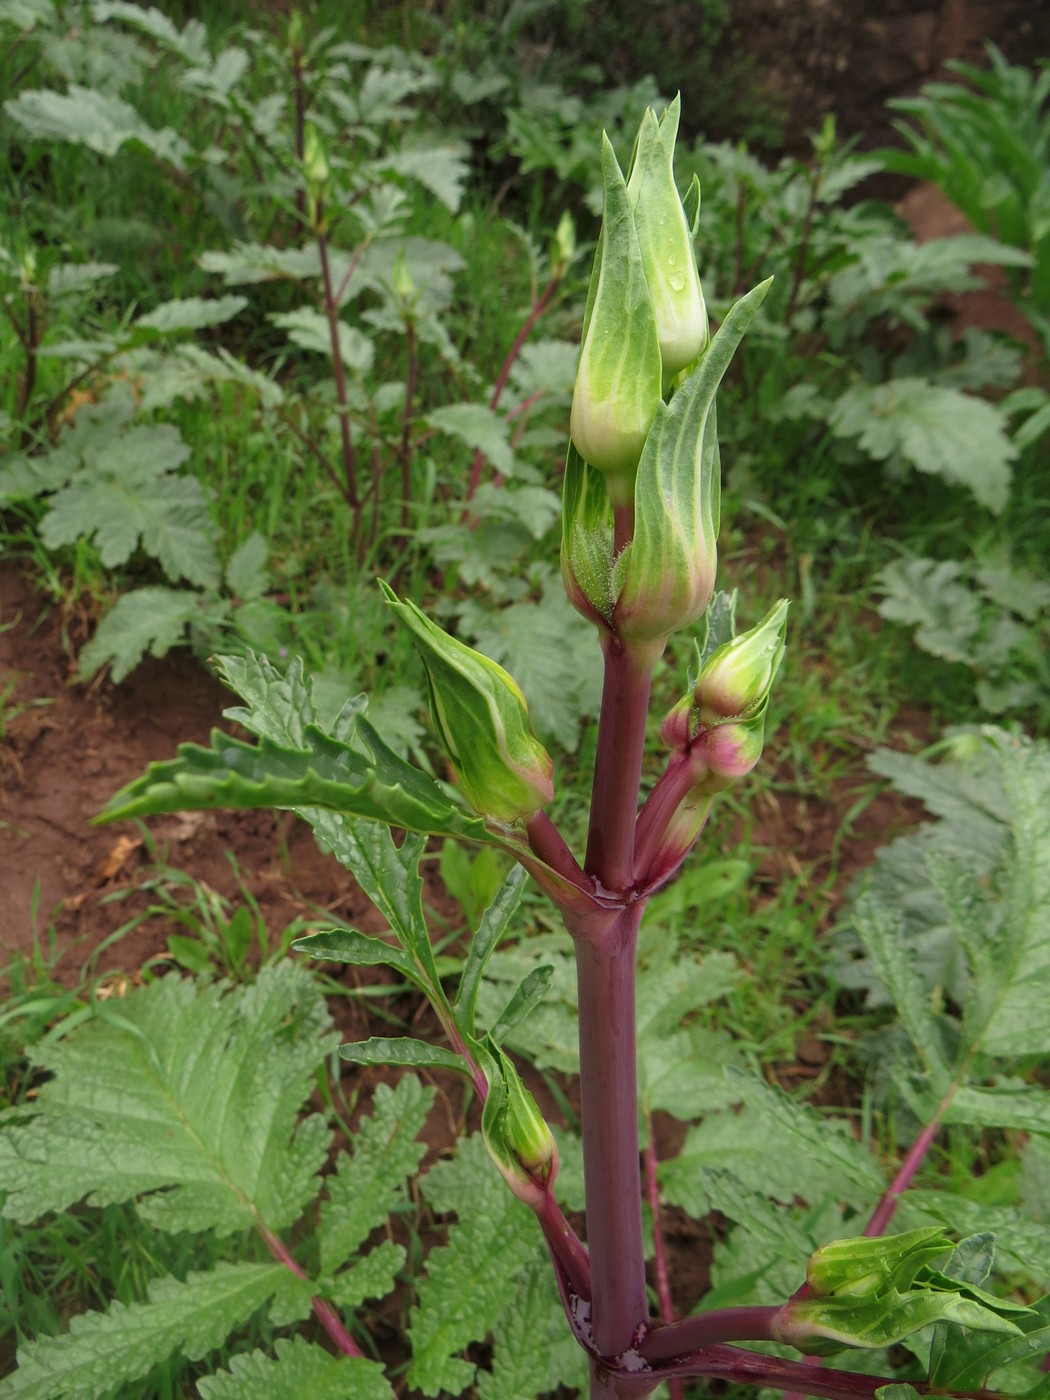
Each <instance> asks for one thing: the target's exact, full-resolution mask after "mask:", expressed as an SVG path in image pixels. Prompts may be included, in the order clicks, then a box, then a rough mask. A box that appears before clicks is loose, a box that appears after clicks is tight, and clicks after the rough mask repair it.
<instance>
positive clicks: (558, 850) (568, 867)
mask: <svg viewBox="0 0 1050 1400" xmlns="http://www.w3.org/2000/svg"><path fill="white" fill-rule="evenodd" d="M525 830H526V831H527V832H528V834H529V846H530V847H531V849H532V853H533V855H535V856H538V857H539V858H540V860H542V861H543V863H544V864H545V865H549V866H550V868H551V869H552V870H556V871H557V872H558V874H559V875H561V876H562V877H563V878H564V879H566V880H568V881H570V883H571V884H574V885H576V886H577V887H578V888H579V889H581V890H586V891H587V892H588V893H590V892H591V891H592V890H593V888H594V882H593V880H589V879H588V878H587V876H586V875H585V874H584V873H583V871H582V870H581V869H580V867H579V865H578V864H577V861H576V857H575V856H574V855H573V853H572V852H571V851H570V850H569V848H568V846H567V845H566V843H565V838H564V837H563V836H562V834H561V832H560V831H559V830H558V828H557V827H556V826H555V825H554V823H553V822H552V821H551V819H550V817H548V815H547V813H546V812H537V813H536V815H535V816H532V817H530V818H529V820H528V821H527V822H526V823H525Z"/></svg>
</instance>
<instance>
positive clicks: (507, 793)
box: [380, 583, 554, 824]
mask: <svg viewBox="0 0 1050 1400" xmlns="http://www.w3.org/2000/svg"><path fill="white" fill-rule="evenodd" d="M380 587H381V588H382V589H383V592H384V594H385V595H386V600H387V602H388V603H389V604H390V607H391V608H392V609H393V610H394V612H395V613H396V614H397V616H398V618H399V619H400V621H401V622H403V623H404V624H405V626H406V627H407V628H408V630H409V631H410V632H411V633H412V637H413V639H414V641H415V643H416V646H417V647H418V649H419V653H420V655H421V656H422V658H423V666H424V669H425V671H426V677H427V691H428V695H429V700H430V712H431V715H432V717H433V720H434V725H435V727H436V729H437V731H438V734H439V735H440V738H441V741H442V743H443V744H444V746H445V749H446V751H447V753H448V756H449V758H450V759H451V760H452V764H453V767H454V768H455V770H456V773H457V775H458V777H459V782H460V786H461V787H462V789H463V793H464V795H465V796H466V798H467V801H468V802H469V803H470V805H471V806H472V807H473V808H474V810H475V811H476V812H480V813H481V814H482V815H483V816H486V817H490V818H492V820H493V821H497V822H503V823H506V824H510V823H512V822H516V821H518V820H520V819H522V818H527V817H531V816H533V815H534V814H535V813H536V812H538V811H539V809H540V808H541V807H544V806H546V804H547V803H548V802H550V800H551V798H552V797H553V795H554V784H553V777H554V765H553V763H552V762H551V757H550V754H548V752H547V750H546V749H545V748H544V747H543V745H542V744H541V743H540V741H539V740H538V739H537V738H536V736H535V734H533V732H532V729H531V727H530V725H529V708H528V705H527V704H526V702H525V697H524V695H522V693H521V690H520V689H519V687H518V685H517V683H516V682H515V681H514V679H513V678H512V677H511V676H509V675H508V674H507V672H506V671H505V670H504V669H503V667H502V666H497V665H496V663H495V661H490V660H489V658H488V657H487V656H483V655H482V654H481V652H479V651H474V650H473V648H471V647H468V646H465V645H464V644H463V643H462V642H458V641H456V639H455V638H454V637H450V636H449V635H448V633H447V632H445V631H443V630H442V629H441V628H440V627H438V626H437V625H436V623H433V622H431V621H430V619H429V618H428V617H426V616H425V615H424V614H423V613H421V612H420V610H419V609H418V608H417V607H416V606H415V604H414V603H408V602H403V601H401V600H400V599H398V597H397V595H396V594H395V593H394V592H393V591H392V590H391V589H390V588H388V587H387V585H386V584H385V583H380Z"/></svg>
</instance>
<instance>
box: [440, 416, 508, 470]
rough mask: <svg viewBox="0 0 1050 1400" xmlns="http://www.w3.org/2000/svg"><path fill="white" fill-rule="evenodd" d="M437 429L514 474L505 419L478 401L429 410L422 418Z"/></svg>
mask: <svg viewBox="0 0 1050 1400" xmlns="http://www.w3.org/2000/svg"><path fill="white" fill-rule="evenodd" d="M424 421H425V422H426V423H428V424H429V425H430V426H431V427H432V428H437V430H438V432H440V433H445V434H447V435H448V436H449V437H454V438H458V439H459V440H460V442H465V443H466V444H467V446H468V447H473V448H475V449H476V450H478V451H481V452H483V453H484V454H485V456H486V457H487V458H488V460H489V461H490V462H491V463H492V465H493V466H494V467H495V468H496V470H497V471H499V472H502V473H503V475H504V476H513V474H514V453H513V451H512V450H511V446H510V429H509V427H508V425H507V422H506V420H505V419H504V418H502V417H501V416H500V415H499V414H498V413H495V412H493V410H492V409H491V408H486V406H485V405H484V404H480V403H454V404H448V405H447V406H446V407H444V408H435V409H432V410H431V411H430V412H429V413H428V414H427V415H426V418H425V420H424Z"/></svg>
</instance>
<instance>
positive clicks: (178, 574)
mask: <svg viewBox="0 0 1050 1400" xmlns="http://www.w3.org/2000/svg"><path fill="white" fill-rule="evenodd" d="M189 453H190V449H189V448H188V447H187V445H186V444H185V443H184V442H183V440H182V438H181V437H180V436H179V433H178V431H177V430H176V429H175V428H174V427H172V426H171V425H170V424H166V423H164V424H149V425H147V424H141V425H139V426H137V427H133V428H130V429H128V431H126V432H125V433H123V434H122V435H121V436H120V437H118V438H116V439H113V440H111V441H108V442H103V441H101V440H99V439H98V438H95V439H92V440H90V441H89V442H88V443H87V444H86V445H85V447H84V451H83V465H82V467H81V469H80V471H78V472H76V473H75V474H74V475H73V477H72V478H71V480H70V481H69V483H68V484H67V485H66V486H64V487H62V488H61V489H60V490H59V491H57V492H56V493H55V495H54V496H52V497H51V502H50V509H49V511H48V513H47V515H46V516H45V517H44V519H43V520H42V522H41V525H40V532H41V535H42V537H43V539H44V542H45V543H46V544H47V546H48V548H49V549H55V548H57V547H58V546H60V545H64V544H72V543H73V542H74V541H75V540H78V539H93V540H94V541H95V543H96V544H97V546H98V549H99V553H100V555H101V558H102V562H103V564H105V566H106V567H107V568H114V567H115V566H116V565H118V564H124V563H126V562H127V560H128V559H129V558H130V557H131V555H132V553H133V552H134V551H135V550H136V549H137V548H139V547H140V546H141V547H142V548H143V549H145V550H146V551H147V552H148V553H149V554H152V555H153V556H154V557H155V558H156V559H158V560H159V561H160V563H161V565H162V566H163V568H164V571H165V573H166V574H167V575H168V577H169V578H170V579H173V580H175V579H180V578H185V579H188V580H189V582H190V583H195V584H197V585H199V586H200V587H202V588H215V587H217V586H218V583H219V565H218V559H217V557H216V552H215V527H214V525H213V524H212V521H211V517H210V515H209V513H208V508H207V498H206V497H205V494H204V490H203V488H202V486H201V484H200V482H199V481H197V480H196V479H195V478H194V477H188V476H175V475H173V473H174V472H175V471H176V470H177V469H178V467H179V466H181V465H182V463H183V462H184V461H185V460H186V458H187V457H188V456H189Z"/></svg>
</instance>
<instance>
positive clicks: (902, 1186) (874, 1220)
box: [864, 1083, 959, 1239]
mask: <svg viewBox="0 0 1050 1400" xmlns="http://www.w3.org/2000/svg"><path fill="white" fill-rule="evenodd" d="M958 1087H959V1086H958V1083H955V1084H953V1085H952V1087H951V1089H950V1090H949V1091H948V1093H947V1094H945V1096H944V1098H943V1099H942V1100H941V1102H940V1103H939V1104H938V1105H937V1111H936V1113H935V1114H934V1115H933V1117H932V1118H931V1119H930V1121H929V1122H928V1123H927V1124H926V1126H925V1128H923V1130H922V1132H921V1133H920V1134H919V1136H918V1137H917V1138H916V1139H915V1141H914V1142H913V1143H912V1145H911V1149H910V1151H909V1152H908V1155H907V1157H905V1159H904V1161H903V1162H902V1163H901V1165H900V1170H899V1171H898V1173H897V1175H896V1176H895V1177H894V1178H893V1180H892V1181H891V1182H890V1184H889V1186H888V1187H887V1188H886V1192H885V1195H884V1196H883V1198H882V1200H881V1201H880V1202H879V1204H878V1205H877V1206H876V1207H875V1210H874V1213H873V1214H872V1217H871V1219H870V1220H869V1221H868V1223H867V1225H866V1226H865V1227H864V1233H865V1235H867V1236H868V1238H869V1239H873V1238H874V1237H875V1236H876V1235H884V1234H885V1233H886V1226H887V1225H888V1224H889V1223H890V1221H891V1220H892V1219H893V1215H894V1212H895V1211H896V1209H897V1203H898V1201H899V1200H900V1198H901V1196H903V1195H904V1193H905V1191H907V1189H908V1187H909V1186H910V1185H911V1183H912V1180H913V1178H914V1176H915V1174H916V1172H917V1171H918V1170H919V1168H920V1167H921V1166H922V1164H923V1162H924V1161H925V1160H926V1155H927V1153H928V1152H929V1150H930V1148H931V1147H932V1146H933V1140H934V1138H935V1137H936V1136H937V1133H938V1131H939V1129H940V1126H941V1118H942V1117H943V1116H944V1112H945V1109H947V1107H948V1105H949V1103H951V1101H952V1098H953V1097H954V1095H955V1092H956V1090H957V1088H958Z"/></svg>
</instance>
